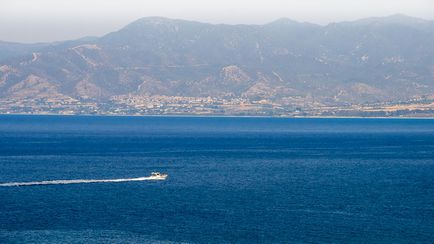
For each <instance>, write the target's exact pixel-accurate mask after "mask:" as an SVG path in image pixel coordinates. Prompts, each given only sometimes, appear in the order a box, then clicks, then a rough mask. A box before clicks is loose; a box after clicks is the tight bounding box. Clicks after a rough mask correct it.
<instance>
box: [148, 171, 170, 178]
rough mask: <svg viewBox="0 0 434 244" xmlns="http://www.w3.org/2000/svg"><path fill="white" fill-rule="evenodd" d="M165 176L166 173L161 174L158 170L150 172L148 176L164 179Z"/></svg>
mask: <svg viewBox="0 0 434 244" xmlns="http://www.w3.org/2000/svg"><path fill="white" fill-rule="evenodd" d="M166 178H167V174H162V173H160V172H152V173H151V175H150V176H149V177H148V179H150V180H165V179H166Z"/></svg>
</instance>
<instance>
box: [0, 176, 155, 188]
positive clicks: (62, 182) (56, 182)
mask: <svg viewBox="0 0 434 244" xmlns="http://www.w3.org/2000/svg"><path fill="white" fill-rule="evenodd" d="M145 180H162V179H159V178H155V177H139V178H126V179H103V180H96V179H90V180H46V181H31V182H8V183H1V184H0V186H34V185H66V184H83V183H108V182H114V183H117V182H128V181H145Z"/></svg>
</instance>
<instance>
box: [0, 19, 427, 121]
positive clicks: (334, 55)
mask: <svg viewBox="0 0 434 244" xmlns="http://www.w3.org/2000/svg"><path fill="white" fill-rule="evenodd" d="M156 97H158V99H157V100H155V99H154V98H156ZM180 97H181V98H180ZM182 97H184V98H182ZM132 98H134V99H132ZM175 98H176V99H175ZM195 98H200V99H207V100H206V101H204V100H200V101H202V103H205V105H204V106H205V107H206V106H210V108H216V106H217V107H218V111H220V112H221V113H223V114H237V112H236V111H235V110H233V109H227V108H228V106H226V105H230V104H232V105H242V104H244V105H249V104H262V105H267V106H265V107H264V106H262V107H261V106H259V107H258V106H253V107H251V108H252V109H251V110H252V111H250V112H249V113H248V114H256V113H258V114H261V109H264V108H265V109H269V110H273V109H274V108H276V109H277V110H279V111H280V112H279V113H278V114H280V115H282V114H285V113H289V114H290V112H291V111H300V110H309V109H314V108H321V107H334V108H342V107H348V106H356V105H357V106H363V105H364V104H383V103H401V102H406V103H409V102H412V101H421V102H423V103H424V104H427V103H428V104H430V103H431V102H432V100H433V99H434V22H433V21H428V20H422V19H417V18H412V17H408V16H404V15H393V16H389V17H383V18H369V19H362V20H358V21H352V22H341V23H333V24H329V25H326V26H320V25H315V24H310V23H300V22H296V21H293V20H290V19H278V20H276V21H274V22H272V23H269V24H265V25H213V24H206V23H199V22H192V21H185V20H174V19H167V18H161V17H148V18H142V19H139V20H137V21H135V22H133V23H131V24H129V25H127V26H126V27H124V28H122V29H121V30H118V31H116V32H112V33H109V34H107V35H105V36H102V37H98V38H96V37H95V38H91V37H89V38H83V39H80V40H75V41H66V42H58V43H48V44H47V43H46V44H44V43H43V44H17V43H5V42H0V101H1V103H0V104H1V107H0V110H1V111H2V112H8V111H11V112H32V107H34V111H37V112H62V111H63V112H64V111H65V109H66V107H68V108H67V109H68V111H72V112H71V113H81V112H80V109H79V108H78V107H80V106H84V105H85V104H92V106H93V108H99V107H98V106H102V105H103V106H104V107H105V109H108V110H110V111H114V112H113V113H116V111H120V110H119V109H118V108H119V106H121V107H123V113H127V114H128V112H127V111H128V109H131V111H134V113H139V114H146V113H161V111H163V112H164V111H165V110H164V109H163V107H164V104H166V105H167V104H169V103H170V104H172V105H173V104H176V103H177V102H176V101H181V102H180V103H188V100H194V99H195ZM173 99H175V100H176V101H174V100H173ZM165 100H167V101H169V100H170V101H171V102H167V101H165ZM34 101H38V102H37V103H35V102H34ZM186 101H187V102H186ZM234 101H238V103H239V104H236V103H237V102H234ZM192 103H194V102H192ZM225 103H227V104H226V105H225ZM47 104H48V105H49V106H48V105H47ZM62 104H63V105H65V104H68V106H63V105H62ZM138 104H140V106H138ZM148 105H149V106H148ZM156 105H158V106H157V107H159V108H162V109H163V110H161V109H160V110H155V108H156ZM62 106H63V107H62ZM74 106H78V107H77V108H75V107H74ZM225 106H226V107H225ZM54 107H55V108H57V110H55V111H54V110H52V108H54ZM142 107H143V108H146V109H141V108H142ZM190 107H191V106H190ZM229 107H230V106H229ZM433 107H434V106H433ZM50 108H51V109H50ZM188 108H189V106H183V109H182V110H181V112H183V113H190V112H191V113H196V112H197V110H194V109H191V110H189V109H188ZM147 109H148V110H147ZM149 109H151V110H149ZM152 109H153V110H152ZM205 110H206V109H205ZM205 110H203V111H205ZM158 111H160V112H158ZM170 111H171V110H169V112H170ZM206 111H207V113H213V111H214V110H206ZM228 111H229V112H228ZM230 111H232V112H230ZM234 111H235V112H234ZM255 111H256V112H255ZM430 111H431V108H430ZM175 112H176V111H175ZM85 113H86V112H85ZM267 114H269V113H267ZM271 114H273V113H271Z"/></svg>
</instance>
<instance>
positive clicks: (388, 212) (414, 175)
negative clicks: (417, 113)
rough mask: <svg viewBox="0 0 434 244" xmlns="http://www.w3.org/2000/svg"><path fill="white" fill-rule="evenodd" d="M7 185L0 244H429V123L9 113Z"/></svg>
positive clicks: (3, 127)
mask: <svg viewBox="0 0 434 244" xmlns="http://www.w3.org/2000/svg"><path fill="white" fill-rule="evenodd" d="M152 171H160V172H164V173H168V174H169V177H168V178H167V180H165V181H151V180H149V181H124V182H111V181H107V182H95V183H84V182H83V183H80V182H78V183H75V184H61V183H59V184H49V185H44V184H38V182H41V181H42V182H43V181H53V180H57V181H60V182H62V181H66V182H68V181H69V180H81V179H83V180H106V179H124V180H125V179H131V178H140V177H146V176H149V174H150V173H151V172H152ZM17 182H18V183H19V182H33V184H31V185H21V186H14V185H13V184H14V183H17ZM0 184H5V185H2V186H0V243H153V242H160V243H178V242H185V243H258V242H259V243H288V242H345V243H348V242H353V243H354V242H364V243H367V242H369V243H372V242H374V243H380V242H381V243H415V242H419V243H433V242H434V120H429V119H423V120H422V119H284V118H230V117H92V116H19V115H3V116H0ZM10 184H12V185H10Z"/></svg>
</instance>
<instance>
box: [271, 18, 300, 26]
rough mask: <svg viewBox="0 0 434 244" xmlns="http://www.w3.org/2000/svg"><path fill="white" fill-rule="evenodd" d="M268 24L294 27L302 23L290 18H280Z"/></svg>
mask: <svg viewBox="0 0 434 244" xmlns="http://www.w3.org/2000/svg"><path fill="white" fill-rule="evenodd" d="M268 24H269V25H293V24H300V22H298V21H295V20H292V19H289V18H280V19H277V20H275V21H273V22H270V23H268Z"/></svg>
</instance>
